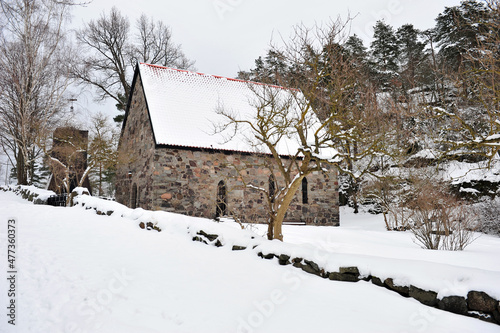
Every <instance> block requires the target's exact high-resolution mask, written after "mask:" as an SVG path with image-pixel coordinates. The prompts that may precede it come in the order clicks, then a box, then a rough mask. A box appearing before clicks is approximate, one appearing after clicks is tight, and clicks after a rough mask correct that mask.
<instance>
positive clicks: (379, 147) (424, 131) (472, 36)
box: [238, 0, 500, 232]
mask: <svg viewBox="0 0 500 333" xmlns="http://www.w3.org/2000/svg"><path fill="white" fill-rule="evenodd" d="M435 22H436V23H435V26H434V28H432V29H428V30H425V31H420V30H418V29H416V28H415V27H414V26H413V25H412V24H411V23H408V24H405V25H403V26H401V27H393V26H391V25H389V24H388V23H386V22H384V21H378V22H377V23H376V24H375V26H374V27H373V31H374V33H373V38H372V40H371V43H370V45H369V46H368V47H367V46H365V45H364V44H363V41H362V40H361V39H360V38H359V37H358V36H356V35H349V34H348V32H347V31H349V29H348V27H349V24H350V22H349V20H347V21H345V20H341V19H338V20H336V21H333V22H332V23H331V24H330V25H328V26H315V27H305V26H303V25H298V26H297V27H296V29H295V34H294V35H293V36H292V37H291V38H290V39H289V40H287V41H284V42H283V43H276V44H275V45H274V44H273V45H272V46H271V47H270V48H269V50H268V51H267V53H266V54H265V55H263V56H260V57H259V58H258V59H256V60H255V66H254V68H252V69H250V70H248V71H241V72H239V74H238V78H239V79H243V80H252V81H258V82H263V83H268V84H275V85H279V86H285V87H291V88H297V89H300V91H302V92H303V93H304V95H305V96H306V97H307V98H308V99H310V100H311V101H313V102H312V105H313V106H314V108H315V111H316V113H317V114H318V116H319V117H320V118H321V119H322V120H323V121H324V122H325V123H327V124H328V126H330V127H331V130H332V132H335V133H336V134H334V135H333V146H335V148H337V149H338V150H339V151H340V152H341V153H342V156H343V157H344V163H343V165H342V167H341V168H340V174H341V179H342V183H341V191H342V193H341V204H349V205H351V206H353V207H354V209H355V210H357V209H358V207H359V204H360V203H364V204H369V206H370V209H371V211H374V212H383V213H384V214H387V218H386V223H387V228H388V229H406V228H409V227H410V226H409V225H408V223H407V221H412V220H414V219H418V220H419V221H420V222H419V223H425V220H434V221H437V220H441V221H443V224H444V228H445V229H446V228H447V227H446V225H445V224H446V219H448V218H450V216H451V215H453V214H462V216H461V217H460V218H459V219H462V220H464V221H465V220H474V219H475V220H476V221H477V220H481V221H484V222H485V224H488V225H489V226H488V227H484V226H483V230H485V229H488V230H491V229H493V230H495V231H494V232H498V230H499V229H498V222H497V221H496V218H495V215H496V213H497V212H498V202H497V201H495V197H496V196H497V195H498V193H499V192H498V184H499V183H498V177H496V176H497V175H498V172H499V171H498V164H496V161H497V159H498V157H499V156H498V148H499V147H500V118H499V116H500V89H499V86H500V81H499V79H500V67H499V65H500V9H499V2H498V1H471V0H467V1H462V2H461V3H460V5H458V6H454V7H447V8H446V9H445V10H444V11H443V12H442V13H441V14H439V15H438V17H436V19H435ZM457 168H461V169H467V170H470V171H464V172H463V174H462V175H465V176H464V177H462V178H461V179H460V180H457V179H453V176H452V175H451V173H452V169H457ZM476 169H483V170H485V173H488V172H489V175H490V176H491V177H487V176H485V175H481V176H479V178H477V177H476V178H473V177H472V179H471V177H467V176H466V175H467V174H468V173H473V172H474V171H472V170H476ZM486 170H489V171H486ZM483 178H484V179H483ZM486 178H488V179H486ZM471 202H474V203H477V202H482V205H481V206H480V209H479V210H475V211H474V212H475V213H474V214H475V215H474V217H472V215H473V214H472V213H470V214H469V215H468V216H466V215H467V214H465V213H457V212H458V211H469V212H472V211H473V209H471V206H470V204H471ZM449 207H455V208H453V209H451V208H450V209H449V210H450V212H444V211H445V210H448V208H449ZM466 207H467V208H466ZM451 210H454V211H455V213H451ZM437 211H440V212H441V213H439V214H437V213H436V212H437ZM478 211H479V213H478ZM417 215H419V216H418V218H417ZM437 215H440V216H437ZM478 215H480V216H479V217H478ZM486 215H489V217H487V216H486ZM488 219H489V220H488ZM487 220H488V221H489V222H488V221H487ZM469 227H471V226H469ZM445 232H447V231H445Z"/></svg>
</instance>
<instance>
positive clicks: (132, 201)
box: [130, 183, 137, 209]
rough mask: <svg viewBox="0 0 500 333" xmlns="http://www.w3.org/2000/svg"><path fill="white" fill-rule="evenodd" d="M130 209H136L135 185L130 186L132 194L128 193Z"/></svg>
mask: <svg viewBox="0 0 500 333" xmlns="http://www.w3.org/2000/svg"><path fill="white" fill-rule="evenodd" d="M130 208H132V209H134V208H137V184H136V183H134V185H132V193H130Z"/></svg>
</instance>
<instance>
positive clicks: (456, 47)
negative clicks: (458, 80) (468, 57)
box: [435, 0, 488, 71]
mask: <svg viewBox="0 0 500 333" xmlns="http://www.w3.org/2000/svg"><path fill="white" fill-rule="evenodd" d="M487 22H488V9H487V8H486V6H485V5H484V4H483V3H481V2H477V1H475V0H467V1H462V3H461V4H460V6H454V7H446V9H445V10H444V12H443V13H441V14H439V15H438V17H437V18H436V28H435V31H436V33H435V35H436V41H437V42H438V46H440V51H439V54H440V55H441V56H442V57H443V58H444V60H445V62H446V65H447V68H448V70H450V71H458V69H459V68H460V67H461V66H464V65H465V66H467V64H466V63H464V60H465V58H464V55H465V54H466V53H468V52H470V51H471V50H474V49H477V47H478V42H479V41H480V40H481V39H482V37H481V36H485V35H486V34H487V32H488V27H487V26H488V24H487Z"/></svg>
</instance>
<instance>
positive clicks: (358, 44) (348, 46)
mask: <svg viewBox="0 0 500 333" xmlns="http://www.w3.org/2000/svg"><path fill="white" fill-rule="evenodd" d="M344 48H345V51H346V52H347V54H348V55H349V57H350V58H351V59H352V63H353V65H354V66H356V67H357V68H360V69H367V67H368V51H367V49H366V47H365V46H364V45H363V41H362V40H361V38H359V37H358V36H357V35H356V34H354V35H352V36H350V37H349V38H348V39H347V41H346V42H345V44H344Z"/></svg>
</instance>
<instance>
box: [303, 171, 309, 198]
mask: <svg viewBox="0 0 500 333" xmlns="http://www.w3.org/2000/svg"><path fill="white" fill-rule="evenodd" d="M307 203H309V197H308V193H307V178H305V177H304V178H302V204H307Z"/></svg>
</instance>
